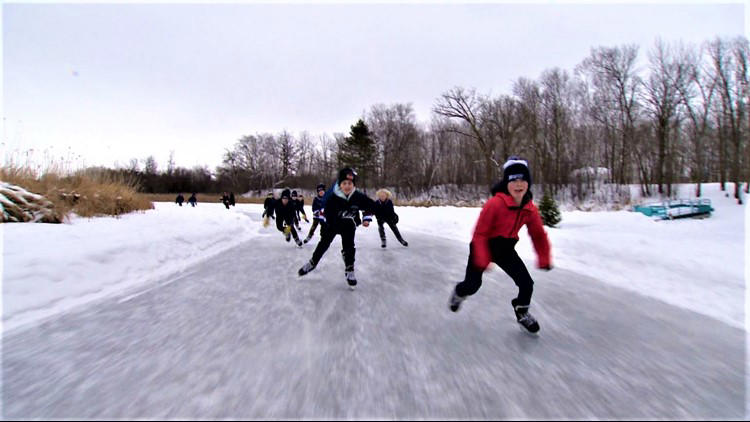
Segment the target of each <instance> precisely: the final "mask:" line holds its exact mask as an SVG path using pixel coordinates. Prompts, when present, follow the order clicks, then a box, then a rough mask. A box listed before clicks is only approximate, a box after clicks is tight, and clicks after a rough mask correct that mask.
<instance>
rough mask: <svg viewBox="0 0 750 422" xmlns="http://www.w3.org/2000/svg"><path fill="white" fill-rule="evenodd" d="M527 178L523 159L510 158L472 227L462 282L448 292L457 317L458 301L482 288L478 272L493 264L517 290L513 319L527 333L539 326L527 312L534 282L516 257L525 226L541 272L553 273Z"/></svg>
mask: <svg viewBox="0 0 750 422" xmlns="http://www.w3.org/2000/svg"><path fill="white" fill-rule="evenodd" d="M530 187H531V173H530V171H529V164H528V162H527V161H526V160H523V159H521V158H518V157H510V158H509V159H508V161H507V162H506V163H505V164H504V165H503V180H502V181H500V182H499V183H498V184H496V185H495V186H494V187H493V189H492V193H493V196H492V198H490V199H489V200H488V201H487V203H486V204H484V207H483V208H482V211H481V213H480V214H479V220H477V224H476V226H475V227H474V236H473V238H472V240H471V244H470V245H469V262H468V263H467V264H466V275H465V277H464V281H462V282H461V283H458V284H457V285H456V288H455V289H454V290H453V292H452V293H451V298H450V302H449V305H450V309H451V311H453V312H457V311H458V309H459V307H460V306H461V302H463V301H464V299H466V297H467V296H471V295H473V294H474V293H476V292H477V290H479V288H480V287H481V286H482V273H483V272H484V270H486V269H487V267H488V266H489V265H490V262H494V263H496V264H497V265H498V266H499V267H500V268H502V269H503V271H505V272H506V273H507V274H508V275H509V276H510V277H511V278H512V279H513V281H514V282H515V283H516V286H518V297H516V298H515V299H513V300H512V301H511V305H512V306H513V311H514V312H515V314H516V320H517V321H518V323H519V324H521V325H522V326H523V327H524V328H526V329H527V330H529V331H530V332H532V333H536V332H537V331H539V323H538V322H537V321H536V319H535V318H534V317H533V316H531V314H530V313H529V305H530V304H531V294H532V292H533V286H534V281H533V280H532V279H531V275H529V271H528V270H527V269H526V266H525V265H524V263H523V261H522V260H521V258H520V257H519V256H518V253H516V250H515V246H516V243H517V242H518V232H519V230H520V229H521V227H523V225H524V224H525V225H526V226H527V227H528V231H529V235H530V236H531V240H532V242H533V244H534V249H535V250H536V253H537V257H538V263H537V264H538V266H539V268H541V269H545V270H550V269H552V261H551V256H550V244H549V239H548V238H547V233H546V232H545V231H544V227H543V225H542V218H541V216H540V215H539V210H538V209H537V207H536V206H535V205H534V203H533V202H532V201H531V199H532V196H531V191H530V190H529V188H530Z"/></svg>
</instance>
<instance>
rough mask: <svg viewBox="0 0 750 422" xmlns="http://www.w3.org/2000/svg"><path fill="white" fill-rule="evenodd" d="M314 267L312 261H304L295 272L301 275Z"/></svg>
mask: <svg viewBox="0 0 750 422" xmlns="http://www.w3.org/2000/svg"><path fill="white" fill-rule="evenodd" d="M314 269H315V264H313V263H312V261H307V262H305V265H303V266H302V268H300V269H299V271H297V274H298V275H299V276H300V277H302V276H303V275H305V274H307V273H309V272H310V271H312V270H314Z"/></svg>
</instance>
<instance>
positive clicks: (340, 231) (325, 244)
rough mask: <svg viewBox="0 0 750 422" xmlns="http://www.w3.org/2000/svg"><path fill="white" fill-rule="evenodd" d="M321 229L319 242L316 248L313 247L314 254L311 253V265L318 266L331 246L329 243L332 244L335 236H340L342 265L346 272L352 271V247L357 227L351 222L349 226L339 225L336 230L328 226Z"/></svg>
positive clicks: (345, 224)
mask: <svg viewBox="0 0 750 422" xmlns="http://www.w3.org/2000/svg"><path fill="white" fill-rule="evenodd" d="M322 228H323V227H321V233H320V235H321V237H320V241H319V242H318V246H316V247H315V252H313V256H312V263H313V264H314V265H318V262H320V259H321V258H322V257H323V254H325V253H326V251H327V250H328V248H329V247H330V246H331V242H333V239H334V238H335V237H336V235H341V246H342V248H343V253H344V265H346V270H347V271H352V270H354V254H355V251H356V248H355V247H354V233H355V232H356V230H357V227H356V226H355V225H354V223H353V222H352V223H351V224H347V223H344V224H339V225H337V227H336V228H334V227H332V226H331V225H328V226H327V227H325V230H322Z"/></svg>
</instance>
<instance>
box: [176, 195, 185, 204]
mask: <svg viewBox="0 0 750 422" xmlns="http://www.w3.org/2000/svg"><path fill="white" fill-rule="evenodd" d="M174 202H175V203H176V204H178V205H179V206H182V203H183V202H185V197H184V196H182V194H179V195H177V199H175V200H174Z"/></svg>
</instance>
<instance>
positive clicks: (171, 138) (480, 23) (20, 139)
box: [2, 2, 747, 166]
mask: <svg viewBox="0 0 750 422" xmlns="http://www.w3.org/2000/svg"><path fill="white" fill-rule="evenodd" d="M746 16H747V11H746V6H745V4H743V3H733V4H718V3H716V2H706V3H697V2H691V3H687V4H675V3H668V4H627V5H617V4H557V5H553V4H509V3H497V4H432V5H428V4H380V5H375V4H370V5H366V4H317V5H309V4H286V5H274V4H224V5H212V4H162V5H156V4H93V5H92V4H88V5H86V4H64V5H63V4H57V5H55V4H7V3H6V4H4V5H3V9H2V26H3V30H2V35H3V69H2V70H3V111H2V116H3V118H4V120H3V121H4V123H5V124H4V125H3V142H4V145H3V148H4V151H3V153H4V154H5V156H6V159H7V157H8V156H14V155H15V156H18V154H19V153H20V152H23V151H26V150H28V149H30V148H34V149H35V153H34V154H35V156H36V157H39V156H40V155H41V154H42V151H45V150H47V152H48V153H49V154H50V155H53V156H58V155H60V154H61V153H62V152H63V151H66V150H67V148H70V150H71V151H73V152H74V154H75V155H76V156H78V155H80V156H81V157H82V160H85V164H89V165H94V164H101V165H108V166H112V165H113V164H114V163H115V162H116V161H118V162H119V163H120V164H124V163H126V162H128V161H129V160H130V159H131V158H134V157H135V158H145V157H146V156H148V155H154V156H155V157H156V158H157V160H158V161H159V163H160V164H161V165H162V166H163V165H165V163H166V160H167V157H168V155H169V151H170V150H175V158H176V161H177V164H178V165H182V166H193V165H195V164H208V165H210V166H215V165H217V164H218V163H219V162H220V160H221V155H222V151H223V150H224V149H225V148H228V147H231V146H232V144H233V143H234V142H235V141H236V140H237V139H238V138H239V137H240V136H242V135H244V134H252V133H256V132H279V131H281V130H284V129H286V130H288V131H291V132H292V133H295V134H296V133H298V132H299V131H301V130H308V131H310V132H311V133H312V134H313V135H316V134H318V133H323V132H326V133H329V134H332V133H334V132H348V130H349V125H351V124H353V123H354V121H355V120H356V119H357V118H358V117H359V116H360V115H361V114H362V112H363V111H364V110H367V109H369V108H370V106H372V105H373V104H376V103H394V102H411V103H413V105H414V108H415V110H416V113H417V118H418V119H419V120H420V121H422V122H427V121H429V119H430V108H431V106H432V105H433V103H434V102H435V99H436V98H437V97H438V96H439V95H440V94H441V93H442V92H444V91H445V90H447V89H449V88H451V87H453V86H456V85H460V86H464V87H474V88H476V89H477V90H478V91H480V92H483V93H493V94H499V93H509V92H510V88H511V85H512V82H513V81H514V80H515V79H517V78H518V77H520V76H526V77H533V78H536V77H538V76H539V75H540V74H541V72H542V71H543V70H544V69H546V68H551V67H555V66H557V67H561V68H563V69H567V70H572V69H573V67H574V66H575V65H576V64H577V63H579V62H580V61H582V60H583V59H584V58H585V57H586V56H587V55H588V53H589V50H590V48H591V47H593V46H599V45H606V46H614V45H619V44H624V43H635V44H639V45H640V46H641V54H640V56H641V60H644V59H645V52H646V51H647V50H648V49H649V48H650V47H651V46H652V45H653V42H654V40H655V38H656V37H661V38H662V39H664V40H666V41H678V40H682V41H684V42H693V43H699V42H702V41H705V40H708V39H711V38H714V37H716V36H736V35H741V34H746V32H745V31H746V29H745V22H746V19H747V18H746ZM50 147H52V149H50Z"/></svg>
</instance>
